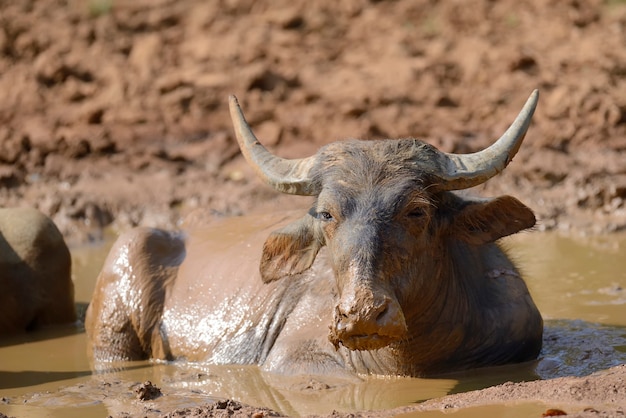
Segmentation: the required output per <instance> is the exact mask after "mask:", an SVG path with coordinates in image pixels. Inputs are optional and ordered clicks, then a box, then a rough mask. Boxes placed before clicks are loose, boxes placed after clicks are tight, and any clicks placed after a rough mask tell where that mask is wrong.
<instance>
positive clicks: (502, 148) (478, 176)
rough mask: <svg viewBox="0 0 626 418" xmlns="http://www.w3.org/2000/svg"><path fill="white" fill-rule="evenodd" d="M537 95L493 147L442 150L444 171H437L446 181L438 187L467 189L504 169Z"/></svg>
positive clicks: (523, 134)
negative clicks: (466, 151)
mask: <svg viewBox="0 0 626 418" xmlns="http://www.w3.org/2000/svg"><path fill="white" fill-rule="evenodd" d="M538 98H539V91H538V90H534V91H533V92H532V93H531V95H530V97H529V98H528V100H527V101H526V104H525V105H524V107H523V108H522V110H521V112H520V113H519V115H517V118H515V121H514V122H513V124H512V125H511V126H510V127H509V129H507V130H506V132H505V133H504V134H503V135H502V136H501V137H500V138H499V139H498V140H497V141H496V142H495V143H493V144H492V145H491V146H490V147H488V148H485V149H484V150H482V151H478V152H475V153H473V154H448V153H444V152H442V153H441V154H440V156H441V157H443V158H441V160H440V166H442V167H441V168H442V172H441V173H437V174H436V175H437V176H438V177H439V178H441V180H443V182H442V184H440V185H439V186H440V187H441V188H442V189H444V190H461V189H467V188H469V187H473V186H477V185H479V184H482V183H484V182H486V181H487V180H489V179H490V178H491V177H493V176H495V175H496V174H498V173H499V172H501V171H502V170H504V168H505V167H506V166H507V165H508V164H509V162H511V160H512V159H513V157H514V156H515V154H516V153H517V151H518V150H519V147H520V145H522V141H523V140H524V136H525V135H526V131H527V130H528V126H529V125H530V120H531V119H532V117H533V113H534V112H535V108H536V107H537V100H538Z"/></svg>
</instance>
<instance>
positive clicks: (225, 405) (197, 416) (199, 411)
mask: <svg viewBox="0 0 626 418" xmlns="http://www.w3.org/2000/svg"><path fill="white" fill-rule="evenodd" d="M283 416H285V415H282V414H280V413H278V412H276V411H272V410H271V409H267V408H255V407H251V406H248V405H245V404H242V403H240V402H237V401H233V400H230V399H225V400H220V401H217V402H214V403H213V404H211V405H207V406H204V407H196V408H183V409H178V410H176V411H173V412H170V413H168V414H166V415H162V416H161V417H160V418H177V417H194V418H208V417H218V418H228V417H235V418H239V417H249V418H263V417H283Z"/></svg>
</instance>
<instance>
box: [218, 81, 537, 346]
mask: <svg viewBox="0 0 626 418" xmlns="http://www.w3.org/2000/svg"><path fill="white" fill-rule="evenodd" d="M537 99H538V92H537V91H534V92H533V93H532V94H531V96H530V98H529V99H528V101H527V102H526V104H525V105H524V108H523V109H522V111H521V112H520V114H519V115H518V117H517V118H516V119H515V121H514V122H513V124H512V125H511V127H509V129H508V130H507V131H506V132H505V133H504V135H502V137H501V138H500V139H498V140H497V141H496V142H495V143H494V144H493V145H491V146H490V147H488V148H486V149H484V150H482V151H480V152H476V153H474V154H466V155H459V154H451V153H445V152H442V151H439V150H437V149H436V148H434V147H433V146H431V145H428V144H426V143H423V142H421V141H419V140H416V139H413V138H407V139H398V140H382V141H360V140H349V141H343V142H335V143H331V144H329V145H327V146H325V147H323V148H321V149H320V150H319V151H318V152H317V153H316V154H315V155H314V156H311V157H307V158H302V159H296V160H287V159H283V158H280V157H277V156H275V155H273V154H271V153H270V152H269V151H268V150H267V149H266V148H265V147H264V146H263V145H262V144H261V143H260V142H259V141H258V140H257V139H256V137H255V136H254V134H253V132H252V130H251V129H250V127H249V125H248V123H247V122H246V120H245V118H244V116H243V113H242V111H241V108H240V107H239V104H238V102H237V99H236V98H235V97H234V96H231V97H230V112H231V117H232V119H233V123H234V127H235V132H236V136H237V140H238V142H239V146H240V147H241V150H242V153H243V155H244V156H245V158H246V159H247V161H248V162H249V163H250V164H251V165H252V167H253V168H254V170H255V171H256V173H257V174H258V175H259V176H260V177H261V178H262V179H263V180H264V181H265V182H266V183H267V184H268V185H270V186H272V187H273V188H274V189H276V190H278V191H281V192H284V193H289V194H298V195H310V196H316V200H315V203H314V204H313V206H312V208H311V209H310V211H309V212H308V213H307V214H306V215H305V216H304V217H303V218H301V219H300V220H299V221H297V222H294V223H292V224H290V225H288V226H286V227H284V228H282V229H280V230H277V231H274V232H273V233H272V234H271V235H270V237H269V238H268V239H267V241H266V242H265V245H264V248H263V255H262V259H261V266H260V270H261V276H262V278H263V280H264V281H265V282H270V281H273V280H277V279H280V278H284V277H288V276H293V275H296V274H299V273H302V272H303V271H305V270H307V269H308V268H309V267H310V266H311V265H312V264H313V261H314V260H315V257H316V256H317V254H318V251H319V250H320V248H321V247H323V246H327V247H328V254H327V257H328V259H329V261H330V265H331V266H332V270H333V273H334V276H335V279H336V290H337V298H336V300H335V301H332V303H334V307H332V309H333V312H334V315H333V322H332V323H331V324H330V334H329V338H330V340H331V342H332V343H333V344H334V345H335V346H336V347H338V346H339V344H342V345H344V346H346V347H347V348H349V349H352V350H373V349H378V348H382V347H384V346H387V345H389V344H391V343H394V342H397V341H400V340H402V339H404V338H405V337H406V335H407V332H408V329H409V327H411V324H413V323H415V322H416V321H417V322H419V319H417V320H416V318H426V317H427V316H428V315H431V316H432V315H435V316H436V315H437V313H436V312H426V310H428V309H430V311H432V310H433V309H435V308H434V307H436V306H437V304H436V303H435V300H443V301H444V302H443V303H445V298H446V292H450V291H451V290H450V289H451V286H450V285H448V284H446V283H444V282H445V280H446V277H447V276H450V275H451V274H452V273H445V272H444V271H448V272H450V271H451V270H454V268H453V267H451V265H450V264H451V262H450V253H451V252H452V251H453V249H452V247H454V246H455V245H458V243H462V245H464V246H465V247H463V248H473V247H476V246H482V245H484V244H486V243H490V242H493V241H495V240H497V239H498V238H500V237H503V236H506V235H509V234H512V233H515V232H518V231H520V230H522V229H525V228H529V227H531V226H533V225H534V223H535V217H534V215H533V213H532V211H530V209H528V208H527V207H526V206H524V205H523V204H522V203H520V202H519V201H518V200H516V199H515V198H513V197H510V196H501V197H497V198H494V199H485V200H470V199H467V198H463V197H460V196H459V195H457V194H455V193H451V192H450V191H453V190H460V189H467V188H470V187H473V186H476V185H479V184H481V183H483V182H485V181H487V180H488V179H489V178H491V177H493V176H495V175H496V174H498V173H499V172H500V171H502V170H503V169H504V168H505V167H506V165H507V164H508V163H509V162H510V161H511V159H512V158H513V156H514V155H515V154H516V152H517V150H518V149H519V147H520V145H521V143H522V140H523V138H524V135H525V134H526V130H527V129H528V126H529V124H530V120H531V118H532V115H533V112H534V110H535V107H536V104H537ZM467 251H471V250H467ZM457 257H458V256H457ZM467 268H468V269H471V268H474V266H472V265H469V266H467ZM417 301H419V302H417ZM329 303H331V301H329ZM435 310H436V309H435Z"/></svg>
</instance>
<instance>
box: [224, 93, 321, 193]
mask: <svg viewBox="0 0 626 418" xmlns="http://www.w3.org/2000/svg"><path fill="white" fill-rule="evenodd" d="M228 101H229V107H230V117H231V119H232V121H233V126H234V128H235V136H236V137H237V142H238V143H239V148H241V152H242V154H243V156H244V157H245V158H246V160H247V161H248V164H250V165H251V166H252V168H253V169H254V171H255V172H256V174H257V175H258V176H259V177H261V179H262V180H263V181H264V182H265V183H267V184H268V185H269V186H271V187H273V188H274V189H275V190H277V191H279V192H282V193H288V194H296V195H305V196H314V195H317V194H318V193H319V190H318V189H319V187H317V186H316V185H315V184H314V183H315V182H313V181H312V180H311V179H310V175H309V173H310V171H311V167H312V166H313V164H314V163H315V158H314V157H308V158H301V159H293V160H288V159H284V158H280V157H277V156H276V155H273V154H272V153H271V152H269V151H268V150H267V148H265V147H264V146H263V145H262V144H261V143H260V142H259V140H258V139H257V138H256V137H255V136H254V133H253V132H252V129H251V128H250V125H248V122H247V121H246V118H245V117H244V115H243V111H242V110H241V107H240V106H239V102H238V101H237V98H236V97H235V96H232V95H231V96H230V97H229V98H228Z"/></svg>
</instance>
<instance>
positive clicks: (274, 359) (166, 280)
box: [86, 213, 542, 376]
mask: <svg viewBox="0 0 626 418" xmlns="http://www.w3.org/2000/svg"><path fill="white" fill-rule="evenodd" d="M296 217H297V214H295V213H285V214H274V215H265V216H258V217H254V216H246V217H241V218H228V219H224V220H219V221H217V222H216V223H215V224H214V225H209V226H207V227H205V228H199V229H194V230H193V231H191V232H189V233H168V232H164V231H157V230H151V229H136V230H133V231H131V232H129V233H128V234H126V235H124V236H122V237H120V239H119V240H118V242H117V243H116V245H115V246H114V248H113V250H112V252H111V254H110V256H109V259H108V260H107V262H106V266H107V268H106V269H105V270H103V272H102V273H101V276H100V278H99V286H100V287H101V288H102V286H104V288H105V289H107V291H109V292H110V293H112V294H111V295H110V296H111V297H104V298H102V300H106V301H107V302H108V303H111V301H112V300H115V301H117V303H119V304H120V305H109V306H107V307H106V308H104V307H98V306H96V307H95V308H96V310H97V311H100V312H102V310H106V311H109V312H117V313H120V312H123V311H128V302H129V300H130V299H131V298H132V297H143V295H152V296H153V297H154V296H156V297H154V300H152V301H151V303H149V305H150V307H149V308H146V307H142V309H139V310H138V311H137V312H135V315H134V316H135V318H134V320H133V321H131V322H132V323H133V324H143V323H146V322H151V321H146V320H145V319H143V318H141V317H140V315H141V313H144V314H146V313H149V314H150V315H152V316H154V317H155V318H158V320H157V321H155V322H154V323H151V324H150V325H149V327H148V329H142V331H143V332H142V333H140V334H141V335H143V338H142V337H141V335H135V333H134V332H128V331H130V329H129V328H127V327H121V329H122V331H121V332H119V331H118V330H115V329H113V328H108V327H107V328H104V329H100V330H99V331H98V333H96V334H93V335H91V336H90V337H91V338H92V341H94V345H93V350H94V353H93V354H94V357H95V359H96V360H114V359H142V358H147V357H153V358H161V359H170V360H171V359H184V360H189V361H206V362H209V363H212V364H258V365H260V366H261V367H262V368H263V369H264V370H267V371H272V372H278V373H287V374H334V375H336V374H344V373H365V374H381V375H410V376H421V375H428V374H435V373H443V372H447V371H454V370H462V369H467V368H474V367H481V366H487V365H495V364H505V363H510V362H519V361H525V360H530V359H533V358H535V357H536V356H537V354H538V352H539V350H540V348H541V335H542V322H541V317H540V315H539V313H538V312H537V310H536V308H535V307H534V304H533V302H532V299H531V298H530V295H529V294H528V290H527V288H526V286H525V284H524V282H523V280H522V279H521V277H520V276H519V274H518V272H517V270H516V269H515V267H514V266H513V265H512V264H511V263H510V261H509V260H508V259H507V258H506V256H505V255H504V254H503V253H502V252H501V250H500V248H499V247H498V246H497V245H495V244H491V245H490V246H489V247H488V248H481V250H482V251H476V250H475V249H472V248H463V247H464V245H462V244H461V243H457V245H459V248H458V251H459V253H462V254H464V256H465V258H464V264H471V265H473V266H475V267H478V268H479V270H478V271H476V273H477V274H476V276H478V277H476V278H474V277H467V276H466V274H467V272H465V273H464V272H462V271H459V272H458V273H457V274H459V277H458V278H457V280H458V282H457V283H455V282H451V283H448V284H447V285H444V286H442V287H441V288H437V289H433V290H431V293H432V294H431V295H423V299H425V300H426V303H424V302H423V301H422V303H420V305H421V306H417V303H416V306H413V307H411V308H412V309H411V311H412V312H410V311H409V310H405V311H404V315H405V318H406V323H407V327H408V334H409V335H411V338H410V339H407V340H401V341H398V342H395V343H392V344H390V345H389V346H387V347H384V348H381V349H377V350H349V349H347V348H346V347H344V346H340V347H339V348H338V349H336V348H335V347H334V346H333V344H332V343H331V342H330V341H329V338H328V334H329V324H331V323H332V322H333V307H332V303H331V302H332V301H334V300H336V299H337V297H338V292H337V289H336V285H335V283H334V277H333V274H332V268H331V266H330V265H329V263H328V258H327V254H326V251H325V250H322V251H320V253H319V254H318V256H317V258H316V260H315V262H314V263H313V265H312V266H311V268H310V269H309V270H307V271H306V272H303V273H300V274H298V275H295V276H292V277H289V278H288V279H286V280H280V281H273V282H270V283H267V284H266V283H263V282H262V281H261V280H260V278H259V273H258V266H259V263H260V258H261V253H260V252H258V253H257V254H255V253H254V252H252V251H250V249H251V248H259V247H262V245H263V242H264V241H265V239H266V238H267V236H268V235H269V234H270V233H271V232H272V231H273V230H274V229H276V228H280V227H281V226H283V225H286V224H288V223H289V222H290V221H293V220H294V219H296ZM151 247H158V248H159V251H158V254H159V259H160V260H165V259H167V260H171V261H172V263H169V264H168V266H167V268H165V269H164V268H163V267H162V266H161V265H158V264H153V260H152V259H151V258H146V257H145V256H142V251H143V250H144V249H145V248H151ZM136 252H139V254H137V253H136ZM207 255H210V256H207ZM470 257H471V258H470ZM129 261H131V263H130V264H128V262H129ZM459 267H460V266H459ZM457 268H458V267H457ZM461 269H463V268H461ZM164 272H167V273H166V274H163V273H164ZM137 274H141V275H142V276H143V275H146V274H148V275H150V277H152V278H153V280H152V281H150V282H149V283H146V284H145V286H144V287H143V288H142V289H141V291H139V289H135V288H134V287H133V283H132V280H133V275H137ZM155 279H156V280H155ZM465 280H472V281H473V286H472V287H471V291H467V289H466V288H467V286H465V285H464V284H463V281H465ZM475 281H478V283H475ZM121 282H123V283H125V285H124V286H120V283H121ZM126 284H128V287H126ZM442 285H443V284H442ZM151 287H154V289H151ZM121 289H123V291H124V293H125V294H122V295H120V291H121ZM462 289H463V290H464V292H463V293H461V292H460V291H461V290H462ZM446 294H453V295H454V297H450V298H449V299H448V298H446V297H445V295H446ZM97 300H99V299H96V301H97ZM146 302H147V301H143V303H144V304H145V303H146ZM137 305H142V303H141V302H139V303H138V304H137ZM137 305H132V306H137ZM98 308H99V309H98ZM93 310H94V307H93V306H92V307H90V311H91V312H90V315H89V317H88V322H87V324H86V325H87V327H88V329H92V330H93V329H94V328H95V327H94V325H93V322H94V321H95V320H96V319H95V318H93ZM409 312H410V313H411V314H412V315H408V313H409ZM477 313H480V314H481V315H477ZM128 317H129V318H132V317H133V315H129V316H128ZM511 325H517V326H511ZM128 326H129V327H132V326H133V325H131V324H128ZM92 332H93V331H92ZM529 333H530V334H531V335H532V338H529ZM135 338H137V341H134V339H135ZM131 340H133V341H131ZM111 341H115V342H116V344H117V347H116V346H115V345H111ZM137 342H138V343H139V346H140V347H141V349H137V344H136V343H137ZM129 348H132V349H130V350H129Z"/></svg>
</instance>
